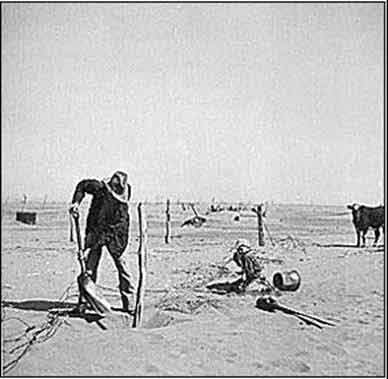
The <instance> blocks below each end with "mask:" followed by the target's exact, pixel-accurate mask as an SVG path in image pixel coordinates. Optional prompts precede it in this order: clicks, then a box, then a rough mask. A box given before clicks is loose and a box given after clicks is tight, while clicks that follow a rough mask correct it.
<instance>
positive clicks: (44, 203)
mask: <svg viewBox="0 0 388 379" xmlns="http://www.w3.org/2000/svg"><path fill="white" fill-rule="evenodd" d="M46 201H47V194H46V195H45V197H44V200H43V203H42V211H43V209H44V206H45V205H46Z"/></svg>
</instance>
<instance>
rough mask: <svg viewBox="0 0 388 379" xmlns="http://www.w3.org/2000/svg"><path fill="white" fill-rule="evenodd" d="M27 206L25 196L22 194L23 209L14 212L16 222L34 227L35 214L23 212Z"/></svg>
mask: <svg viewBox="0 0 388 379" xmlns="http://www.w3.org/2000/svg"><path fill="white" fill-rule="evenodd" d="M26 204H27V195H26V194H23V207H22V210H21V211H19V212H16V221H20V222H22V223H23V224H27V225H35V224H36V212H25V211H24V209H25V207H26Z"/></svg>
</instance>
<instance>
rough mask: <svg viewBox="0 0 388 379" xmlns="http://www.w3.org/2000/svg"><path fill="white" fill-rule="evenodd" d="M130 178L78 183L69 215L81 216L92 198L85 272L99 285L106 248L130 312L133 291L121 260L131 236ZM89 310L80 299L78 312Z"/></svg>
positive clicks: (120, 176) (122, 176)
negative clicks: (81, 209) (85, 200)
mask: <svg viewBox="0 0 388 379" xmlns="http://www.w3.org/2000/svg"><path fill="white" fill-rule="evenodd" d="M127 179H128V176H127V174H126V173H124V172H122V171H116V172H115V173H114V174H113V176H112V177H111V178H110V179H109V180H101V181H100V180H95V179H85V180H82V181H80V182H79V183H78V185H77V187H76V189H75V192H74V195H73V199H72V205H71V207H70V213H73V214H74V213H78V212H79V210H78V209H79V205H80V203H81V201H82V199H83V198H84V197H85V194H90V195H92V196H93V199H92V203H91V205H90V209H89V213H88V217H87V221H86V231H85V250H89V253H88V255H87V258H86V270H87V272H88V274H89V275H90V277H91V279H92V280H93V281H94V282H96V280H97V268H98V264H99V261H100V258H101V253H102V247H103V246H106V248H107V249H108V251H109V253H110V255H111V257H112V258H113V261H114V264H115V266H116V268H117V271H118V274H119V289H120V295H121V301H122V304H123V310H124V311H126V312H129V302H130V298H131V297H132V294H133V292H134V288H133V286H132V284H131V277H130V275H129V273H128V271H127V268H126V265H125V261H124V259H123V257H122V254H123V253H124V250H125V248H126V247H127V245H128V235H129V199H130V196H131V187H130V185H129V184H128V183H127ZM85 309H86V300H85V299H84V297H83V296H82V291H81V287H80V296H79V302H78V311H80V312H83V311H85Z"/></svg>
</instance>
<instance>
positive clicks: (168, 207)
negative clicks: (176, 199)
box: [164, 199, 171, 243]
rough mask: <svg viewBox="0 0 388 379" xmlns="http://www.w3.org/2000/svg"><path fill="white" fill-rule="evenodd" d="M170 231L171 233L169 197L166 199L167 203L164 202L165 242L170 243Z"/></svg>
mask: <svg viewBox="0 0 388 379" xmlns="http://www.w3.org/2000/svg"><path fill="white" fill-rule="evenodd" d="M170 233H171V215H170V199H167V203H166V235H165V236H164V242H165V243H170Z"/></svg>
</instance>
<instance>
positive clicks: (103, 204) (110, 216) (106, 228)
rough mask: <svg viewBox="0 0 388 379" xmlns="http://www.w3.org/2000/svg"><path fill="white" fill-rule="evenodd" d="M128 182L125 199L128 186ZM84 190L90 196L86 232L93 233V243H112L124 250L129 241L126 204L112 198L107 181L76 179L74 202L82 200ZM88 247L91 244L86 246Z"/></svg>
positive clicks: (127, 208) (129, 188) (129, 189)
mask: <svg viewBox="0 0 388 379" xmlns="http://www.w3.org/2000/svg"><path fill="white" fill-rule="evenodd" d="M126 185H127V186H128V199H127V200H128V201H129V199H130V196H131V187H130V185H128V184H126ZM85 194H90V195H92V196H93V199H92V203H91V205H90V209H89V213H88V217H87V221H86V236H88V235H90V234H93V235H94V236H95V237H96V238H93V239H92V240H94V241H95V242H94V243H98V244H100V245H104V244H112V243H113V244H114V245H115V248H116V249H118V250H121V251H124V249H125V248H126V246H127V244H128V234H129V204H128V201H120V200H118V199H117V198H115V197H114V196H113V195H112V193H111V191H110V190H109V188H108V186H107V185H106V183H104V182H103V181H100V180H95V179H85V180H82V181H81V182H79V183H78V185H77V187H76V189H75V192H74V195H73V200H72V202H73V203H81V201H82V199H83V198H84V197H85ZM86 239H87V240H90V238H89V239H88V238H86ZM89 247H90V246H89Z"/></svg>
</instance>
